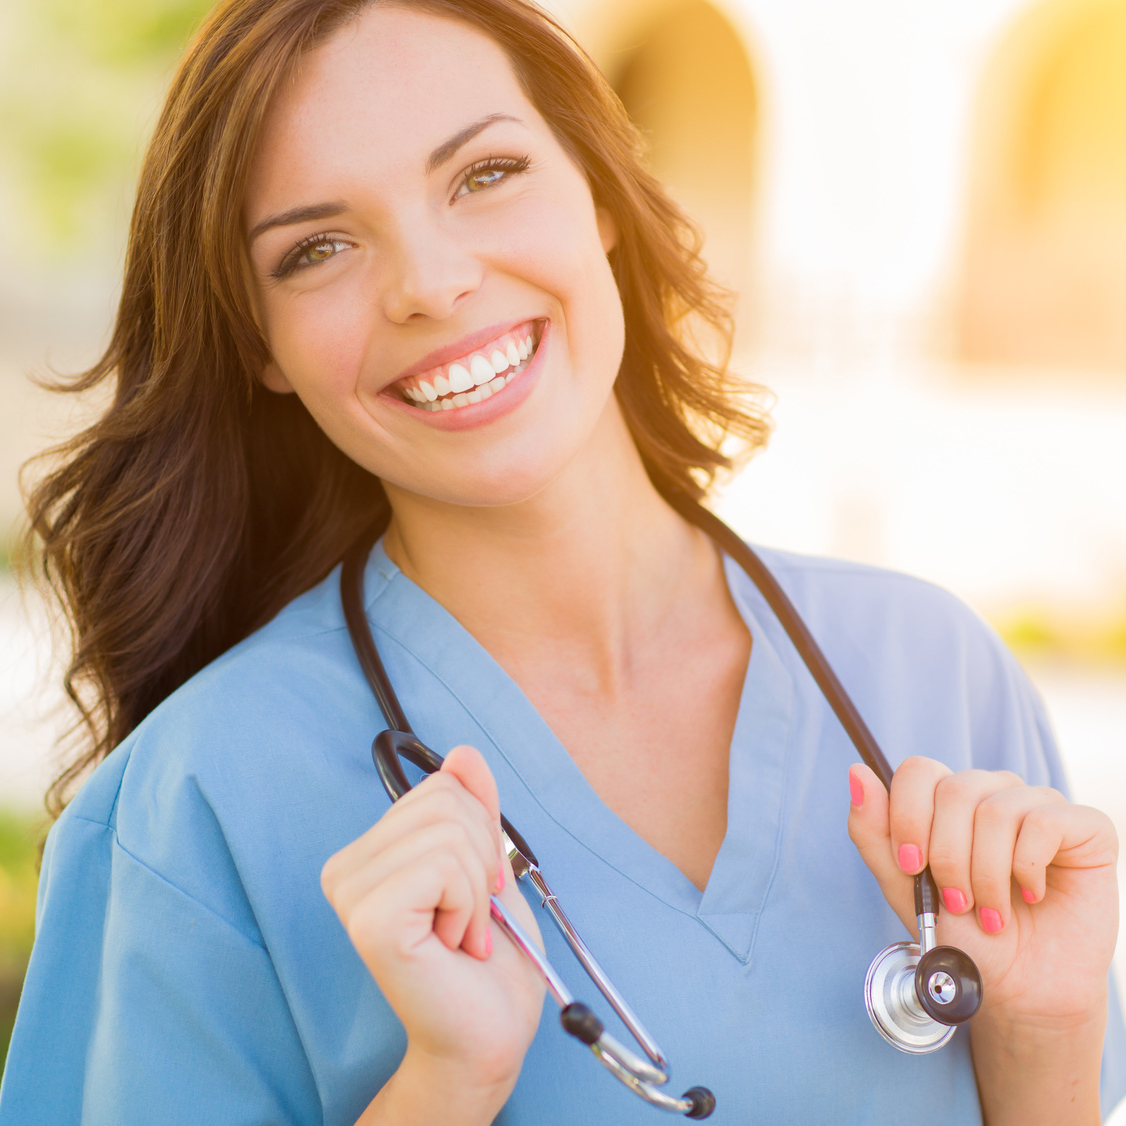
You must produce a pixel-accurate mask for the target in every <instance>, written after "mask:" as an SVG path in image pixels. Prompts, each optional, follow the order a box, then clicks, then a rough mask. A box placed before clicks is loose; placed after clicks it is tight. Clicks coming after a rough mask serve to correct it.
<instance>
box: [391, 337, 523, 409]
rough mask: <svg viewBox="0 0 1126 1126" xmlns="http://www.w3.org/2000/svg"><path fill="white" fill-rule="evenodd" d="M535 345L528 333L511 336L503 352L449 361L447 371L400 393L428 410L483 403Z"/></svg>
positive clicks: (516, 371)
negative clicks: (512, 337)
mask: <svg viewBox="0 0 1126 1126" xmlns="http://www.w3.org/2000/svg"><path fill="white" fill-rule="evenodd" d="M534 347H535V345H534V343H533V340H532V336H531V334H530V333H529V334H528V335H527V336H525V337H524V339H523V340H520V341H516V340H511V339H510V340H509V341H508V343H507V344H506V345H505V349H504V351H503V352H502V351H501V350H500V349H499V348H494V349H493V351H492V354H491V355H490V357H489V358H488V359H486V358H485V357H484V356H483V355H481V354H480V353H479V352H478V353H475V354H474V355H473V356H472V357H471V358H470V360H469V366H468V367H466V366H465V365H464V364H450V366H449V368H448V369H447V374H446V375H437V376H435V377H434V382H433V384H431V383H429V382H427V381H426V380H425V379H420V380H419V381H418V386H417V387H405V388H404V389H403V394H404V395H405V397H406V398H407V399H408V400H409V401H412V402H415V403H418V405H419V406H420V407H422V408H423V409H424V410H429V411H450V410H456V409H458V408H459V407H467V406H469V405H470V404H472V403H483V402H484V401H485V400H486V399H490V398H492V396H493V395H495V394H496V393H497V392H498V391H503V390H504V388H505V387H507V386H508V384H509V383H511V382H512V380H513V377H514V376H517V375H519V374H520V373H521V372H522V371H523V370H524V369H525V368H526V367H527V366H528V364H527V360H528V357H529V356H530V355H531V354H532V352H533V351H534ZM502 373H503V374H502Z"/></svg>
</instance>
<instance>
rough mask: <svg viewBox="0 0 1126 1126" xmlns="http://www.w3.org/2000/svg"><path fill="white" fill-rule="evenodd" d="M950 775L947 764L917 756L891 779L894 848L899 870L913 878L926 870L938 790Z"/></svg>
mask: <svg viewBox="0 0 1126 1126" xmlns="http://www.w3.org/2000/svg"><path fill="white" fill-rule="evenodd" d="M950 773H951V770H950V767H948V766H947V765H946V764H945V763H941V762H937V761H936V760H935V759H932V758H922V757H921V756H919V755H914V756H912V757H911V758H908V759H904V761H903V762H902V763H900V765H899V768H898V769H897V770H896V772H895V774H894V775H893V777H892V780H891V801H890V806H889V809H890V819H891V848H892V853H893V854H894V856H895V862H896V863H897V864H898V865H899V868H900V871H903V872H906V873H907V874H908V875H910V876H913V875H915V874H916V873H917V872H921V871H922V870H923V869H924V868H925V867H926V864H927V855H928V851H929V850H928V845H929V842H930V837H931V820H932V818H933V816H934V793H935V789H936V788H937V786H938V784H939V782H940V781H942V779H943V778H945V777H947V776H948V775H949V774H950Z"/></svg>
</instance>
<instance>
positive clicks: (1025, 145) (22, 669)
mask: <svg viewBox="0 0 1126 1126" xmlns="http://www.w3.org/2000/svg"><path fill="white" fill-rule="evenodd" d="M209 6H210V5H209V3H207V2H206V0H7V2H6V3H5V4H4V5H3V6H0V544H6V545H8V546H7V547H6V548H2V549H0V560H6V561H8V562H9V563H10V558H9V557H10V551H11V544H12V543H13V542H14V536H15V533H16V530H17V529H18V527H19V521H20V499H19V489H18V485H17V473H18V470H19V467H20V465H21V463H22V462H23V461H24V460H25V459H26V458H28V457H30V456H31V455H33V454H35V453H36V452H38V451H40V450H42V449H44V448H45V447H47V446H48V445H50V444H51V443H52V442H55V441H57V440H59V439H60V438H62V437H65V436H66V435H67V434H68V433H71V432H73V430H74V429H75V428H76V427H77V426H79V425H80V424H81V420H82V418H83V417H84V415H88V414H89V412H91V411H94V410H96V409H97V404H96V403H75V402H71V401H66V402H62V401H59V400H58V399H57V397H52V396H51V395H49V394H47V393H46V392H44V391H41V390H39V389H37V388H36V387H35V385H34V384H33V383H32V382H31V381H30V380H29V378H28V377H29V375H46V374H48V373H50V372H51V371H54V372H60V373H72V372H75V371H78V370H81V369H82V368H83V367H85V366H87V365H89V364H90V363H92V362H93V360H94V359H95V358H96V357H97V355H98V352H99V350H100V348H101V347H102V346H103V345H104V343H105V341H106V339H107V330H108V327H109V324H110V319H111V316H112V312H113V308H114V305H115V300H116V292H117V286H118V283H119V277H120V273H121V269H122V263H123V247H124V238H125V232H126V227H127V223H128V215H129V208H130V198H131V192H132V185H133V180H134V176H135V171H136V167H137V163H138V160H139V157H140V154H141V151H142V149H143V146H144V143H145V139H146V137H147V135H148V133H149V131H150V130H151V127H152V124H153V122H154V120H155V116H156V113H157V109H158V106H159V100H160V97H161V93H162V91H163V88H164V86H165V84H166V83H167V81H168V78H169V76H170V73H171V68H172V67H173V65H174V63H175V59H176V57H177V55H178V53H179V51H180V50H181V49H182V47H183V45H184V44H185V42H186V41H187V39H188V37H189V36H190V34H191V30H192V28H193V27H194V26H195V25H196V23H197V22H198V21H199V19H200V18H201V16H202V14H203V13H204V12H205V11H206V9H207V8H208V7H209ZM548 6H549V7H550V8H552V9H553V10H554V11H555V12H556V13H557V14H558V15H559V16H560V17H561V18H562V19H563V21H564V22H565V23H567V24H568V25H569V26H570V27H572V28H573V29H574V30H575V31H576V32H577V34H578V37H579V39H580V41H581V42H582V43H583V44H584V45H585V46H586V47H587V49H588V50H589V51H590V52H591V54H592V55H593V56H594V58H595V60H596V61H597V62H598V64H599V65H600V66H601V67H602V69H603V71H604V72H605V73H606V75H607V77H608V78H609V79H610V81H611V82H612V83H613V84H614V86H615V88H616V89H617V90H618V92H619V93H620V95H621V96H622V98H623V100H624V102H625V104H626V106H627V107H628V109H629V110H630V112H631V113H632V114H633V116H634V118H635V120H636V121H637V122H638V123H639V125H640V126H641V127H642V129H643V130H644V132H645V135H646V137H647V139H648V142H649V145H650V148H651V157H652V163H653V166H654V169H655V171H656V172H657V174H658V175H659V176H660V177H661V178H662V179H664V180H665V181H666V183H668V184H669V185H670V187H671V189H672V191H673V193H674V194H675V195H676V196H677V197H678V198H679V199H680V200H681V202H683V203H684V204H685V205H686V206H687V207H688V209H689V210H690V211H691V212H692V213H693V214H694V215H695V216H696V218H697V219H698V220H699V222H700V223H701V225H702V227H703V228H704V231H705V233H706V235H707V243H706V257H707V258H708V260H709V262H710V263H711V265H712V267H713V270H714V271H715V273H716V274H717V275H718V276H719V277H720V278H721V279H722V280H723V281H725V282H726V283H727V284H728V285H730V286H731V287H732V288H733V289H734V290H735V291H736V292H737V293H738V295H739V304H738V334H737V349H736V366H737V368H738V370H740V371H741V372H744V373H746V375H747V376H748V377H749V378H751V379H754V380H755V381H757V382H760V383H763V384H765V385H767V386H768V387H770V388H771V389H772V390H773V391H774V392H775V393H776V395H777V397H778V400H777V406H776V409H775V420H776V431H775V435H774V438H773V441H772V443H771V446H770V448H769V450H768V451H767V452H766V453H765V454H764V455H762V456H761V457H759V458H758V459H757V460H755V461H754V462H752V463H751V465H750V466H749V467H748V468H747V469H746V470H745V471H744V472H743V473H742V474H741V475H740V476H739V477H738V478H736V479H735V480H734V481H733V482H731V483H730V484H728V485H727V486H726V487H725V489H724V492H723V494H722V497H721V498H720V502H719V508H720V510H721V512H722V513H723V514H724V515H725V516H726V517H727V518H728V519H729V520H730V521H731V522H732V523H733V524H734V525H735V526H736V527H737V528H738V529H739V530H741V531H742V532H743V533H744V534H745V535H747V536H748V537H749V538H751V539H753V540H755V541H758V542H761V543H767V544H773V545H777V546H782V547H787V548H791V549H794V550H798V551H806V552H813V553H820V554H832V555H838V556H844V557H847V558H851V559H856V560H860V561H863V562H868V563H874V564H877V565H881V566H888V567H893V568H897V569H901V570H906V571H910V572H913V573H915V574H918V575H921V576H923V577H925V578H928V579H931V580H933V581H935V582H937V583H940V584H941V585H943V586H946V587H948V588H950V589H951V590H953V591H955V592H956V593H957V594H959V595H960V596H961V597H963V598H964V599H966V600H967V601H968V602H970V603H971V604H972V605H973V606H974V607H976V608H977V610H978V611H979V612H980V613H981V614H983V615H984V616H985V617H986V618H987V619H988V620H989V621H991V622H992V623H993V624H994V625H995V626H996V627H997V628H998V629H999V630H1000V631H1001V633H1002V634H1003V635H1004V636H1005V637H1006V639H1007V640H1008V641H1009V643H1010V644H1011V645H1012V646H1013V647H1014V649H1015V650H1016V651H1017V653H1018V655H1019V656H1020V658H1021V659H1022V661H1023V662H1024V663H1025V666H1026V668H1027V669H1028V671H1029V673H1030V674H1031V676H1032V677H1033V680H1034V681H1035V682H1036V684H1037V686H1038V687H1039V689H1040V691H1041V692H1042V694H1043V696H1044V698H1045V700H1046V702H1047V705H1048V708H1049V711H1050V714H1051V716H1052V719H1053V722H1054V724H1055V726H1056V730H1057V734H1058V735H1059V738H1060V742H1061V745H1062V747H1063V752H1064V757H1065V762H1066V764H1067V767H1068V771H1069V775H1070V778H1071V782H1072V788H1073V790H1074V792H1075V795H1076V796H1077V797H1078V798H1079V799H1080V800H1083V801H1087V802H1090V803H1092V804H1096V805H1099V806H1100V807H1102V808H1104V809H1106V810H1107V811H1108V812H1109V813H1110V814H1111V815H1112V816H1113V817H1115V819H1116V821H1117V823H1118V826H1119V832H1120V835H1121V836H1122V837H1123V838H1124V839H1126V769H1124V767H1123V757H1124V754H1126V0H1043V2H1040V3H1029V2H1027V0H850V3H848V4H840V3H838V2H836V0H714V2H709V0H557V2H554V3H550V4H549V5H548ZM49 627H50V622H49V620H48V617H47V615H46V613H45V610H44V608H43V607H42V605H41V604H40V603H39V602H38V601H37V600H36V598H35V597H34V596H33V595H23V596H21V594H20V592H19V591H18V590H17V588H16V584H15V580H14V578H13V576H12V573H11V568H10V566H0V1056H2V1050H3V1045H5V1044H6V1037H7V1028H8V1026H9V1022H10V1020H11V1013H12V1011H13V1008H14V1003H15V1000H16V998H17V996H18V991H19V982H20V980H21V977H22V971H23V966H24V965H25V963H26V957H27V950H28V947H29V944H30V939H31V934H32V914H33V907H34V891H35V872H34V847H35V846H34V842H35V840H36V837H37V834H38V833H39V832H40V831H41V829H40V822H39V821H38V816H39V815H38V810H39V808H40V802H41V798H42V793H43V790H44V788H45V785H46V783H47V781H48V780H49V778H50V776H51V773H52V768H53V765H54V750H53V747H54V743H55V741H56V739H57V738H58V736H59V733H60V732H61V731H62V730H63V729H64V728H65V725H66V722H67V720H68V717H67V715H66V713H65V711H64V710H63V709H62V708H61V695H60V692H59V688H58V683H57V682H58V667H59V655H58V654H57V653H55V652H53V651H52V648H51V644H50V641H49ZM1119 949H1120V955H1119V957H1120V961H1119V965H1120V967H1121V969H1124V970H1126V962H1124V961H1123V960H1122V959H1123V952H1124V951H1126V943H1120V946H1119ZM1116 1121H1117V1122H1118V1123H1119V1124H1120V1126H1121V1124H1122V1123H1126V1115H1122V1116H1119V1117H1117V1118H1116Z"/></svg>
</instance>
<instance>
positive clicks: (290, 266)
mask: <svg viewBox="0 0 1126 1126" xmlns="http://www.w3.org/2000/svg"><path fill="white" fill-rule="evenodd" d="M350 246H352V243H350V242H345V241H344V240H343V239H338V238H331V237H329V236H327V235H313V236H312V238H308V239H305V240H304V241H303V242H300V243H298V244H297V246H295V247H294V248H293V249H292V250H291V251H290V252H289V253H288V254H287V255H286V256H285V258H284V259H282V261H281V263H280V264H279V265H278V267H277V269H276V270H274V271H273V277H275V278H276V279H278V280H279V281H280V280H282V279H283V278H287V277H289V275H290V274H292V273H294V272H296V271H297V270H308V269H309V268H310V267H312V266H317V265H320V263H321V262H327V261H328V260H329V259H330V258H335V257H336V256H337V254H339V253H340V251H341V250H347V249H348V248H349V247H350Z"/></svg>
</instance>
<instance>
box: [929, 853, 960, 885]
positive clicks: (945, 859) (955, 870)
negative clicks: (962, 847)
mask: <svg viewBox="0 0 1126 1126" xmlns="http://www.w3.org/2000/svg"><path fill="white" fill-rule="evenodd" d="M930 866H931V870H932V871H933V872H934V875H935V877H936V878H937V877H938V876H939V875H940V874H941V875H947V876H954V875H959V874H961V872H962V871H963V870H964V869H965V866H966V857H965V856H964V855H962V854H961V853H957V852H954V851H953V850H952V849H949V848H938V849H936V848H934V846H933V845H932V846H931V851H930Z"/></svg>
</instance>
